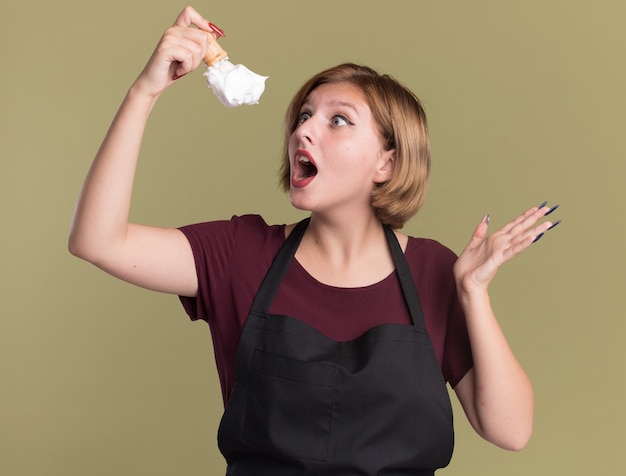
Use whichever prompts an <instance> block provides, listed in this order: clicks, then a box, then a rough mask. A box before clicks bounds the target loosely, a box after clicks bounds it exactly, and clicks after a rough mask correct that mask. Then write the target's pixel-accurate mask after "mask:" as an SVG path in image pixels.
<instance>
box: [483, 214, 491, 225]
mask: <svg viewBox="0 0 626 476" xmlns="http://www.w3.org/2000/svg"><path fill="white" fill-rule="evenodd" d="M490 220H491V217H490V216H489V213H487V214H486V215H485V216H484V217H483V220H482V222H483V223H486V224H487V225H489V221H490Z"/></svg>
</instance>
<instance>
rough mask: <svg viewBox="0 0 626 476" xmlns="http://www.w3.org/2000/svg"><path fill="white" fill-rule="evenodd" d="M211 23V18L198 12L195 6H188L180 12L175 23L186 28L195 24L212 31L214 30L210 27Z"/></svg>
mask: <svg viewBox="0 0 626 476" xmlns="http://www.w3.org/2000/svg"><path fill="white" fill-rule="evenodd" d="M209 23H210V22H209V20H207V19H206V18H204V17H203V16H202V15H200V13H198V12H197V11H196V10H195V9H194V8H193V7H191V6H187V7H185V8H184V9H183V11H182V12H180V14H179V15H178V17H177V18H176V21H175V22H174V25H176V26H182V27H184V28H188V27H190V26H192V25H193V26H196V27H198V28H200V29H202V30H204V31H210V32H212V31H213V30H212V29H211V28H210V27H209Z"/></svg>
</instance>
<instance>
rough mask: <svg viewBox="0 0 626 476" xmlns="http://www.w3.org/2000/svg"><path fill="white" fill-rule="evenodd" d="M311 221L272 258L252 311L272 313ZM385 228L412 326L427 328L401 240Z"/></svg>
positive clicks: (300, 225)
mask: <svg viewBox="0 0 626 476" xmlns="http://www.w3.org/2000/svg"><path fill="white" fill-rule="evenodd" d="M310 220H311V218H310V217H308V218H305V219H304V220H302V221H300V222H299V223H298V224H297V225H296V226H295V227H294V229H293V230H292V231H291V233H290V234H289V236H288V237H287V239H286V240H285V242H284V243H283V245H282V246H281V247H280V249H279V250H278V253H277V254H276V256H275V257H274V260H273V261H272V265H271V266H270V269H269V270H268V271H267V274H266V275H265V278H263V282H262V283H261V286H260V287H259V290H258V291H257V293H256V296H255V297H254V301H253V302H252V308H251V310H252V311H253V312H257V313H260V314H268V313H269V309H270V306H271V305H272V302H273V301H274V296H276V293H277V292H278V287H279V286H280V283H281V282H282V280H283V278H284V277H285V274H286V273H287V270H288V269H289V265H290V263H291V260H292V259H293V257H294V255H295V254H296V250H297V249H298V246H299V245H300V242H301V241H302V237H303V236H304V232H305V230H306V228H307V226H308V225H309V221H310ZM383 228H384V230H385V235H386V237H387V243H388V244H389V247H390V249H391V256H392V257H393V261H394V264H395V266H396V272H397V273H398V278H399V280H400V286H401V287H402V294H403V295H404V299H405V301H406V304H407V307H408V308H409V312H410V314H411V320H412V321H413V325H414V326H415V327H417V328H418V329H425V324H424V314H423V312H422V306H421V304H420V301H419V297H418V295H417V290H416V289H415V283H414V282H413V277H412V276H411V270H410V269H409V265H408V263H407V262H406V258H405V257H404V253H403V252H402V248H401V247H400V243H398V238H397V237H396V235H395V233H394V232H393V231H392V230H391V228H389V227H388V226H387V225H385V226H384V227H383Z"/></svg>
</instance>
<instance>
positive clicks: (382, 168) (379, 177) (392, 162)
mask: <svg viewBox="0 0 626 476" xmlns="http://www.w3.org/2000/svg"><path fill="white" fill-rule="evenodd" d="M394 170H396V149H391V150H386V151H384V152H383V153H382V155H381V157H380V162H379V167H378V170H377V171H376V177H375V178H374V181H375V182H376V183H385V182H387V181H389V180H390V179H391V177H393V172H394Z"/></svg>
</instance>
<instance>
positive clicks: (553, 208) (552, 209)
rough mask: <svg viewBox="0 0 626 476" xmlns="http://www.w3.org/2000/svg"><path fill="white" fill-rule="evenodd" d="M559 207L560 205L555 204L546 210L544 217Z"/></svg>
mask: <svg viewBox="0 0 626 476" xmlns="http://www.w3.org/2000/svg"><path fill="white" fill-rule="evenodd" d="M557 208H559V206H558V205H554V206H553V207H552V208H551V209H550V210H548V211H547V212H546V214H545V215H544V217H547V216H548V215H549V214H550V213H552V212H553V211H554V210H556V209H557Z"/></svg>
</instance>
